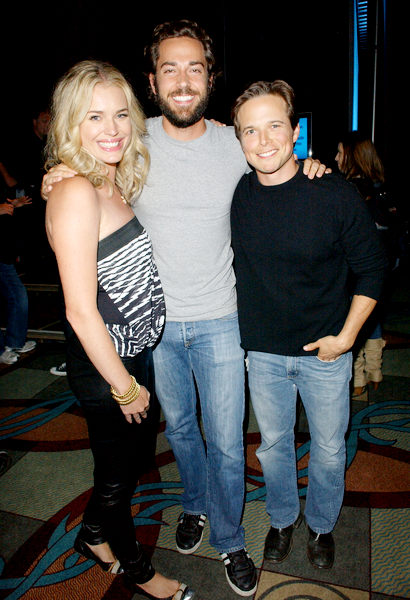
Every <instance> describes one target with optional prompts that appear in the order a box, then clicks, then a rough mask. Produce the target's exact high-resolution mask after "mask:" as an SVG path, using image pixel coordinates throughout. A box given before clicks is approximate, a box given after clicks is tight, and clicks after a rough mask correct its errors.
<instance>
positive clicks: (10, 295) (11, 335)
mask: <svg viewBox="0 0 410 600" xmlns="http://www.w3.org/2000/svg"><path fill="white" fill-rule="evenodd" d="M0 295H1V296H3V298H4V299H5V301H6V305H7V322H6V323H7V324H6V335H5V337H3V334H2V332H1V331H0V354H1V353H2V352H4V348H5V346H7V347H9V348H22V347H23V346H24V344H25V342H26V337H27V319H28V298H27V292H26V288H25V287H24V285H23V284H22V283H21V280H20V277H19V276H18V273H17V271H16V268H15V266H14V265H9V264H6V263H0Z"/></svg>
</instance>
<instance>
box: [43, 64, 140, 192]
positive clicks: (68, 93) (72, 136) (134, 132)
mask: <svg viewBox="0 0 410 600" xmlns="http://www.w3.org/2000/svg"><path fill="white" fill-rule="evenodd" d="M97 83H104V84H109V85H115V86H117V87H119V88H120V89H121V90H122V91H123V92H124V94H125V97H126V99H127V105H128V112H129V117H130V122H131V137H130V141H129V144H128V146H127V148H126V150H125V152H124V155H123V157H122V159H121V161H120V162H119V164H118V166H117V170H116V177H115V183H116V185H117V186H118V188H119V189H120V192H121V194H122V196H123V197H124V198H125V199H126V200H127V202H128V203H131V201H132V200H133V199H135V198H136V197H137V196H138V195H139V194H140V192H141V190H142V188H143V186H144V183H145V180H146V177H147V173H148V169H149V154H148V150H147V148H146V147H145V144H144V141H143V138H144V136H145V135H146V133H147V131H146V128H145V116H144V113H143V111H142V109H141V107H140V104H139V102H138V100H137V99H136V97H135V95H134V92H133V90H132V88H131V85H130V84H129V83H128V81H127V80H126V79H125V77H124V76H123V75H122V74H121V73H120V72H119V71H118V70H117V69H116V68H115V67H113V66H112V65H110V64H108V63H104V62H100V61H96V60H85V61H82V62H79V63H77V64H76V65H74V66H73V67H71V69H70V70H69V71H68V72H67V73H66V74H65V75H64V76H63V77H62V78H61V79H60V81H59V82H58V83H57V85H56V87H55V90H54V94H53V99H52V106H51V123H50V129H49V133H48V138H47V146H46V156H47V160H46V164H45V168H46V170H49V169H50V168H51V167H53V166H55V165H57V164H59V163H64V164H66V165H67V166H68V167H70V168H71V169H74V170H75V171H77V173H78V174H79V175H81V176H83V177H86V178H87V179H88V180H89V181H90V182H91V183H92V185H93V186H94V187H96V188H100V187H102V186H103V185H104V184H105V183H109V185H111V182H110V181H109V179H108V176H107V175H108V169H107V166H106V165H105V164H104V163H103V162H102V161H100V160H98V159H96V158H95V157H94V156H93V155H92V154H90V153H89V152H88V151H87V150H85V149H84V148H83V147H82V146H81V136H80V125H81V123H82V122H83V121H84V119H85V117H86V114H87V112H88V110H89V108H90V105H91V100H92V94H93V90H94V87H95V86H96V84H97ZM111 188H112V185H111Z"/></svg>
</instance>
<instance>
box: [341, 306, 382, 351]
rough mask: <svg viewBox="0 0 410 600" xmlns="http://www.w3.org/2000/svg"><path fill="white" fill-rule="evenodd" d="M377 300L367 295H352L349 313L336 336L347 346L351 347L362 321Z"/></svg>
mask: <svg viewBox="0 0 410 600" xmlns="http://www.w3.org/2000/svg"><path fill="white" fill-rule="evenodd" d="M376 304H377V301H376V300H373V298H369V297H368V296H353V299H352V303H351V305H350V310H349V314H348V315H347V317H346V321H345V323H344V325H343V329H342V330H341V332H340V333H339V335H338V337H339V338H340V340H343V343H344V345H346V347H347V348H351V347H352V346H353V344H354V343H355V341H356V338H357V335H358V333H359V331H360V330H361V328H362V327H363V325H364V323H365V322H366V320H367V319H368V317H369V316H370V314H371V313H372V311H373V309H374V307H375V306H376Z"/></svg>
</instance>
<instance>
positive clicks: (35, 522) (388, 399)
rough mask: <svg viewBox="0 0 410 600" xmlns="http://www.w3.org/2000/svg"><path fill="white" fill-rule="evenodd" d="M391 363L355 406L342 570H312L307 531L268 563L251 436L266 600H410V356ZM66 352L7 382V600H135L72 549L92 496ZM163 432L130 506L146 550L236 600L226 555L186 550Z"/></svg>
mask: <svg viewBox="0 0 410 600" xmlns="http://www.w3.org/2000/svg"><path fill="white" fill-rule="evenodd" d="M401 346H402V347H400V344H396V347H393V346H391V347H390V349H388V350H386V352H385V365H384V372H385V373H386V375H385V379H384V381H383V383H382V384H381V386H380V388H379V390H378V391H377V392H374V391H370V392H369V396H368V395H367V394H365V395H364V396H363V397H361V398H360V399H359V400H358V401H355V402H353V405H352V419H351V428H350V431H349V437H348V470H347V475H346V496H345V502H344V507H343V510H342V513H341V516H340V519H339V521H338V524H337V526H336V529H335V532H334V534H335V541H336V561H335V565H334V567H333V569H332V570H330V571H325V572H323V571H318V570H315V569H314V568H313V567H312V566H311V565H310V563H309V562H308V561H307V558H306V540H307V531H306V527H305V526H304V525H302V526H301V527H300V528H299V529H298V530H296V532H295V537H294V544H293V550H292V552H291V554H290V556H289V557H288V559H287V560H286V561H284V562H283V563H281V564H280V565H274V564H272V563H268V562H266V561H265V562H264V561H263V555H262V550H263V543H264V538H265V535H266V532H267V530H268V528H269V520H268V517H267V515H266V512H265V504H264V496H265V487H264V481H263V477H262V474H261V470H260V466H259V462H258V460H257V458H256V456H255V449H256V447H257V445H258V443H259V433H258V430H257V426H256V423H255V419H254V416H253V413H252V410H251V409H250V412H249V419H248V423H247V498H246V507H245V511H244V518H243V523H244V526H245V531H246V540H247V547H248V551H249V553H250V554H251V556H252V558H253V559H254V561H255V564H256V566H257V568H258V569H259V584H258V589H257V592H256V594H255V596H254V599H255V600H262V599H263V600H276V599H278V600H280V599H282V598H289V599H290V598H310V599H314V598H323V599H326V600H333V599H335V600H336V599H340V598H349V599H352V600H353V599H357V600H359V599H362V598H363V599H365V598H374V599H379V598H410V548H409V543H408V540H409V539H410V519H409V514H410V468H409V450H410V448H409V446H410V442H409V435H408V431H409V429H408V428H409V422H410V401H409V394H408V392H409V383H410V380H409V376H410V372H409V368H408V365H409V361H408V359H409V352H410V351H409V348H408V344H402V345H401ZM63 348H64V347H63V345H57V344H55V343H54V344H47V343H42V344H41V345H40V347H39V349H38V350H37V351H35V352H34V353H33V354H32V355H31V356H27V357H26V358H24V359H23V361H21V364H20V365H19V368H9V369H3V370H2V371H1V373H0V374H1V376H0V397H1V398H3V400H2V402H1V404H0V448H4V449H7V450H8V453H9V455H10V457H11V465H10V466H9V468H8V469H7V470H6V472H5V473H4V474H3V475H2V476H1V478H0V556H1V558H0V572H1V578H0V598H1V599H6V598H7V600H17V599H22V600H37V599H45V600H63V599H64V600H66V599H67V598H70V599H71V598H72V599H78V600H100V599H103V598H104V599H106V600H117V599H118V600H119V599H121V600H127V599H130V598H132V597H134V598H140V596H139V595H138V594H135V595H134V596H132V594H131V593H130V592H129V591H127V590H126V588H125V587H124V586H123V584H122V581H121V577H114V576H111V575H106V574H104V573H103V572H102V571H101V570H99V568H98V567H96V566H95V565H94V563H93V562H92V561H89V560H84V559H83V558H80V557H79V556H78V554H77V553H76V552H74V551H73V548H72V544H73V539H74V537H75V534H76V530H77V528H78V526H79V523H80V520H81V515H82V512H83V509H84V506H85V504H86V502H87V498H88V496H89V494H90V487H91V484H92V459H91V453H90V450H89V446H88V439H87V432H86V426H85V422H84V419H83V417H82V415H81V411H80V409H79V407H78V405H77V402H76V400H75V398H74V397H73V396H72V395H71V393H70V392H69V390H68V388H67V382H66V378H64V377H62V378H55V377H53V376H52V375H51V374H50V373H49V368H50V366H51V365H52V364H58V361H59V360H63V358H64V353H63ZM163 429H164V424H163V423H162V424H161V429H160V433H159V436H158V445H157V469H156V470H155V471H153V472H151V473H149V475H148V476H146V478H145V479H144V480H143V481H141V482H140V485H139V486H138V488H137V489H136V491H135V496H134V499H133V511H134V520H135V525H136V527H137V536H138V539H140V540H141V541H143V543H144V544H145V546H146V548H147V549H148V551H149V552H151V553H153V562H154V565H155V566H156V567H157V568H158V569H159V570H161V571H162V572H164V573H166V574H169V575H172V576H173V577H176V578H178V579H182V580H184V581H187V582H189V583H190V584H191V585H192V586H193V587H194V588H195V589H197V590H198V591H200V592H201V594H200V595H201V598H202V600H233V599H235V598H238V596H237V595H236V594H235V593H234V592H232V591H231V589H230V588H229V587H228V585H227V584H226V581H225V575H224V569H223V565H222V562H221V561H220V558H219V556H218V554H217V553H216V552H215V550H214V549H213V548H212V547H211V546H210V545H209V543H208V533H209V530H208V526H206V529H205V535H204V541H203V543H202V545H201V547H200V548H199V550H198V551H197V553H196V554H195V555H191V556H182V555H180V554H179V553H178V552H176V550H175V527H176V519H177V516H178V514H179V512H180V510H181V507H180V502H179V498H180V493H181V483H180V480H179V475H178V470H177V467H176V464H175V461H174V457H173V454H172V452H171V451H170V449H169V446H168V443H167V441H166V439H165V436H164V433H163ZM297 443H298V461H299V463H298V468H299V485H300V497H301V503H302V507H303V503H304V495H305V491H306V467H307V460H308V453H309V439H308V434H307V424H306V419H305V416H304V412H303V411H301V413H300V417H299V424H298V433H297Z"/></svg>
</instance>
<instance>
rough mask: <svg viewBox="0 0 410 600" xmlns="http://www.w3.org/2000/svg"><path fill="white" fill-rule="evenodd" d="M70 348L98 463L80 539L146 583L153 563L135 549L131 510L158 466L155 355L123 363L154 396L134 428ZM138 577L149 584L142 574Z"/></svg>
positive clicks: (70, 371)
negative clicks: (143, 478)
mask: <svg viewBox="0 0 410 600" xmlns="http://www.w3.org/2000/svg"><path fill="white" fill-rule="evenodd" d="M67 346H68V348H67V375H68V379H69V383H70V386H71V388H72V390H73V392H74V394H75V396H76V397H77V398H78V400H79V401H80V403H81V406H82V408H83V410H84V413H85V417H86V419H87V425H88V432H89V438H90V447H91V450H92V453H93V457H94V489H93V492H92V495H91V498H90V501H89V503H88V505H87V507H86V509H85V511H84V517H83V525H82V529H81V532H80V536H81V538H82V539H83V541H85V542H86V543H88V544H100V543H102V542H108V543H109V544H110V546H111V548H112V550H113V552H114V554H115V556H116V557H117V558H118V560H119V561H120V563H121V566H122V567H123V569H124V570H125V571H127V570H133V565H134V567H135V565H138V569H139V570H141V568H140V567H143V569H142V570H143V571H144V572H145V576H146V577H148V574H151V573H152V574H151V576H152V575H153V572H154V571H153V570H152V567H151V565H150V562H149V559H147V558H146V557H144V559H142V558H141V552H142V551H141V548H140V546H139V545H138V544H137V543H136V539H135V529H134V524H133V519H132V515H131V505H130V501H131V498H132V495H133V493H134V490H135V487H136V484H137V481H138V479H139V477H140V475H141V474H142V473H144V472H146V471H148V470H150V469H151V468H152V466H153V464H154V457H155V441H156V433H157V426H158V417H159V405H158V402H157V401H156V399H155V393H154V372H153V363H152V351H151V349H149V348H146V349H145V350H143V351H142V352H141V353H140V354H138V355H136V356H135V357H132V358H125V359H122V360H123V363H124V365H125V366H126V368H127V369H128V371H129V372H130V373H131V374H132V375H134V377H135V378H136V380H137V381H138V383H140V384H141V385H144V386H145V387H146V388H147V389H148V391H149V392H150V394H151V397H150V409H149V411H148V417H147V419H143V420H142V423H141V424H138V423H135V422H134V421H133V423H131V424H130V423H128V422H127V421H126V419H125V417H124V415H123V413H122V411H121V409H120V407H119V406H118V404H117V403H116V402H115V401H114V400H113V398H112V396H111V394H110V388H109V385H108V383H107V382H106V381H105V380H104V379H103V378H102V377H101V375H100V374H99V373H98V371H97V370H96V369H95V367H94V366H93V365H92V363H91V362H90V361H89V359H88V357H87V356H86V354H85V352H84V350H83V348H82V346H81V344H80V342H79V341H78V339H77V337H76V336H75V335H74V334H73V335H71V336H70V338H69V340H68V344H67ZM127 565H128V566H129V569H128V568H127ZM151 570H152V571H151ZM134 571H135V569H134ZM140 575H141V577H142V579H144V578H145V579H146V577H144V573H140ZM151 576H150V577H148V579H150V578H151ZM141 577H137V579H138V578H139V579H141ZM137 583H138V582H137ZM139 583H142V581H139Z"/></svg>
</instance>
